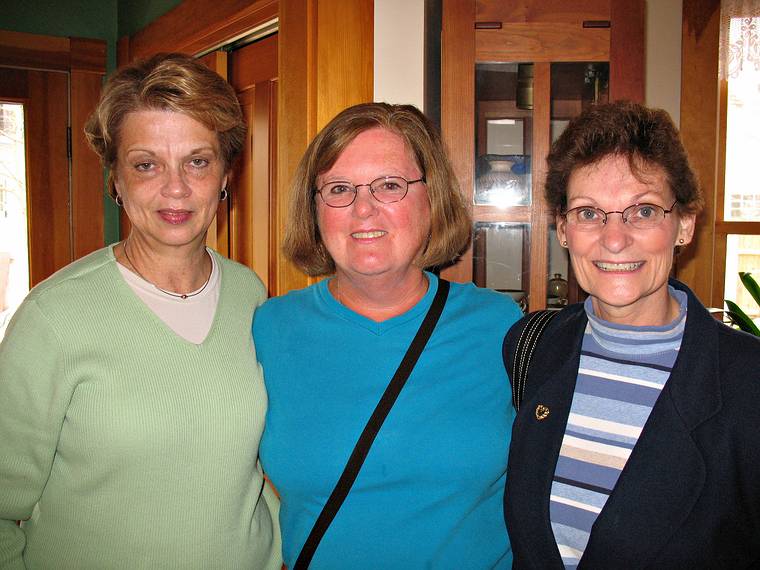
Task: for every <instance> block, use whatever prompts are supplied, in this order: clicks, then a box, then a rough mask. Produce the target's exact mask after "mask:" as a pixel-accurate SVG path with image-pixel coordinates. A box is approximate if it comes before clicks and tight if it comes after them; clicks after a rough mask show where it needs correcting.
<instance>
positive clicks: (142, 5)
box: [0, 0, 181, 244]
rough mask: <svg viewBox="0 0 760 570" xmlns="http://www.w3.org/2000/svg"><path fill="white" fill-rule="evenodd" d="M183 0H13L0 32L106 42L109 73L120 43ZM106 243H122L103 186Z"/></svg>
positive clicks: (2, 12) (0, 18) (2, 14)
mask: <svg viewBox="0 0 760 570" xmlns="http://www.w3.org/2000/svg"><path fill="white" fill-rule="evenodd" d="M180 2H181V0H130V1H129V2H125V1H119V0H65V1H61V0H47V1H44V0H10V1H8V2H3V4H2V8H0V30H10V31H13V32H26V33H29V34H43V35H48V36H76V37H80V38H95V39H99V40H105V41H106V43H107V46H108V63H107V69H108V71H109V72H110V71H112V70H114V69H116V41H117V40H118V38H120V37H122V36H125V35H131V34H133V33H134V32H136V31H138V30H140V29H141V28H143V27H145V26H146V25H147V24H149V23H150V22H152V21H153V20H155V19H156V18H158V17H159V16H161V15H162V14H164V13H165V12H168V11H169V10H170V9H172V8H173V7H174V6H176V5H177V4H179V3H180ZM103 188H104V191H103V212H104V215H103V217H104V220H103V222H104V233H105V236H104V238H105V243H106V244H109V243H114V242H116V241H118V240H119V211H118V208H117V207H116V205H115V204H114V203H113V200H111V199H110V198H109V197H108V196H107V195H106V193H105V179H104V185H103Z"/></svg>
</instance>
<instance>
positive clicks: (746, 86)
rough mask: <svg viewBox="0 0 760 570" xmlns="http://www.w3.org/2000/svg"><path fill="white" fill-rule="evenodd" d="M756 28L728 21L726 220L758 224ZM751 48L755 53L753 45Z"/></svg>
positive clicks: (759, 67)
mask: <svg viewBox="0 0 760 570" xmlns="http://www.w3.org/2000/svg"><path fill="white" fill-rule="evenodd" d="M758 28H760V18H731V24H730V27H729V42H730V46H731V50H732V51H731V56H732V57H731V59H730V61H729V68H728V108H727V116H726V180H725V183H726V185H725V203H724V206H723V210H724V213H723V218H724V219H725V220H742V221H760V187H758V185H757V173H756V172H755V164H756V163H757V153H758V149H759V148H760V61H752V58H751V54H752V42H753V41H754V42H757V29H758ZM753 34H754V36H753ZM753 37H754V40H753ZM754 49H755V50H757V47H756V43H755V48H754ZM755 54H757V51H755ZM726 282H728V280H726Z"/></svg>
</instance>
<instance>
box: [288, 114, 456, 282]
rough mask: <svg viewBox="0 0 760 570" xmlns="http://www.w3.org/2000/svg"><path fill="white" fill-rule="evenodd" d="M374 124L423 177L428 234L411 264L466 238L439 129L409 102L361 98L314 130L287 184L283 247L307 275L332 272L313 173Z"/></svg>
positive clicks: (435, 261)
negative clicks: (398, 143) (403, 149)
mask: <svg viewBox="0 0 760 570" xmlns="http://www.w3.org/2000/svg"><path fill="white" fill-rule="evenodd" d="M378 127H379V128H382V129H387V130H388V131H390V132H393V133H395V134H397V135H399V136H400V137H401V138H402V139H403V140H404V142H405V143H406V145H407V147H408V148H409V149H410V150H411V152H412V154H413V155H414V157H415V159H416V161H417V165H418V166H419V168H420V170H421V171H422V175H423V176H424V177H425V179H426V181H427V191H428V199H429V200H430V217H431V220H430V240H429V241H428V243H427V245H426V247H425V249H424V250H423V251H422V253H421V254H420V256H419V258H418V259H416V260H415V264H416V265H418V266H419V267H422V268H426V267H439V266H442V265H445V264H447V263H450V262H452V261H453V260H454V259H455V258H456V257H457V256H458V255H460V254H461V253H462V251H464V249H465V248H466V247H467V245H468V243H469V240H470V231H471V222H470V216H469V212H468V210H467V206H466V205H465V203H464V199H463V198H462V194H461V192H460V191H459V184H458V183H457V179H456V177H455V176H454V171H453V169H452V167H451V163H450V162H449V159H448V157H447V155H446V152H445V150H444V147H443V142H442V141H441V137H440V134H439V133H438V130H437V129H436V128H435V127H434V126H433V124H432V123H431V122H430V121H429V120H428V119H427V117H425V115H423V114H422V113H421V112H420V111H419V110H418V109H417V108H415V107H413V106H411V105H390V104H388V103H362V104H359V105H354V106H353V107H349V108H348V109H345V110H343V111H342V112H341V113H339V114H338V115H337V116H336V117H335V118H333V119H332V121H330V122H329V123H328V124H327V125H326V126H325V128H323V129H322V130H321V131H320V132H319V134H317V136H316V137H315V138H314V140H312V141H311V144H309V147H308V148H307V149H306V153H305V154H304V156H303V157H302V158H301V162H300V163H299V165H298V169H297V170H296V173H295V179H294V180H293V183H292V185H291V196H290V210H289V212H288V223H287V230H286V233H285V238H284V244H283V250H284V252H285V255H286V256H287V257H288V258H289V259H290V260H291V261H293V262H294V263H295V264H296V265H297V266H298V267H300V268H301V269H302V270H303V271H304V272H306V273H307V274H308V275H312V276H316V275H329V274H332V273H334V272H335V262H334V261H333V259H332V257H331V256H330V254H329V253H328V251H327V249H326V248H325V246H324V244H323V243H322V238H321V236H320V235H319V228H318V226H317V207H316V203H315V196H316V180H317V177H318V176H319V175H320V174H323V173H324V172H326V171H327V170H329V169H330V168H331V167H332V166H333V165H334V164H335V161H336V160H338V157H339V156H340V155H341V153H342V152H343V151H344V150H345V148H346V147H347V146H348V145H349V144H350V143H351V141H353V140H354V138H356V136H357V135H359V134H360V133H362V132H364V131H367V130H370V129H373V128H378Z"/></svg>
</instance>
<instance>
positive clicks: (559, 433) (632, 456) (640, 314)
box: [504, 102, 760, 569]
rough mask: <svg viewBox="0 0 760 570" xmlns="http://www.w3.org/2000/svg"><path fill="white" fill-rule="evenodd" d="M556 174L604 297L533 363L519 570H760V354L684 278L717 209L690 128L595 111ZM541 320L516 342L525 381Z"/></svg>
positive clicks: (557, 208)
mask: <svg viewBox="0 0 760 570" xmlns="http://www.w3.org/2000/svg"><path fill="white" fill-rule="evenodd" d="M548 166H549V172H548V176H547V182H546V195H547V200H548V202H549V204H550V206H551V207H552V208H553V209H554V212H555V215H556V222H557V236H558V238H559V240H560V243H561V244H562V245H563V246H564V247H566V248H567V249H568V251H569V255H570V261H571V264H572V267H573V271H574V273H575V275H576V277H577V280H578V283H579V284H580V286H581V287H582V288H583V289H584V290H585V291H586V292H587V293H588V295H589V296H588V298H587V299H586V301H585V303H582V304H578V305H573V306H570V307H568V308H566V309H564V310H563V311H561V312H560V314H559V315H557V316H556V318H554V319H553V320H551V321H550V322H549V324H548V326H547V327H546V328H545V330H544V331H543V333H542V335H541V337H540V339H539V342H538V344H537V346H536V348H535V352H534V354H533V356H532V359H531V361H530V365H529V367H528V371H527V381H526V384H525V388H524V392H523V393H522V397H521V398H520V400H519V401H520V406H519V410H518V414H517V418H516V420H515V423H514V427H513V433H512V443H511V448H510V453H509V468H508V476H507V484H506V493H505V502H504V505H505V508H504V512H505V517H506V522H507V527H508V530H509V536H510V540H511V543H512V548H513V554H514V565H515V567H516V568H521V569H522V568H541V569H545V568H563V567H564V568H626V569H636V568H658V569H659V568H748V567H757V566H760V409H759V408H760V341H759V340H758V339H757V338H755V337H752V336H750V335H746V334H744V333H741V332H738V331H736V330H733V329H731V328H729V327H726V326H725V325H723V324H721V323H719V322H718V321H716V320H715V319H714V318H713V317H712V316H711V315H710V314H709V313H708V312H707V310H706V309H705V308H704V306H703V305H702V304H701V303H700V302H699V300H698V299H697V298H696V297H695V296H694V294H693V293H692V292H691V291H690V290H689V289H688V288H687V287H686V286H685V285H683V284H681V283H679V282H678V281H676V280H674V279H669V274H670V272H671V268H672V262H673V256H674V251H675V250H677V249H679V248H681V247H683V246H685V245H686V244H688V243H689V242H690V241H691V239H692V236H693V232H694V224H695V219H696V215H697V213H698V211H699V209H700V206H701V199H700V195H699V190H698V186H697V183H696V181H695V178H694V175H693V173H692V170H691V168H690V167H689V164H688V159H687V157H686V153H685V151H684V149H683V146H682V144H681V142H680V140H679V137H678V133H677V131H676V129H675V127H674V126H673V124H672V122H671V121H670V119H669V117H668V116H667V114H666V113H665V112H663V111H658V110H651V109H647V108H645V107H643V106H641V105H637V104H633V103H620V102H619V103H612V104H605V105H598V106H594V107H591V108H590V109H588V110H586V111H585V112H584V113H582V114H581V115H580V116H579V117H577V118H576V119H575V120H573V121H572V122H571V123H570V125H569V126H568V128H567V129H566V131H565V132H564V133H563V134H562V136H561V137H560V138H559V139H558V140H557V142H556V143H555V145H554V146H553V147H552V152H551V153H550V155H549V158H548ZM526 320H527V318H526V319H523V320H522V321H520V322H518V323H517V324H516V325H515V326H514V327H513V328H512V330H510V332H509V333H508V335H507V337H506V338H505V342H504V359H505V365H506V367H507V370H509V371H511V370H513V365H514V364H515V357H516V354H515V353H516V346H517V344H518V340H519V339H520V336H521V334H522V333H523V330H524V328H525V324H526ZM518 358H519V355H518Z"/></svg>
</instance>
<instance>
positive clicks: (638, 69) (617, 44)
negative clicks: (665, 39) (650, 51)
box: [610, 0, 646, 103]
mask: <svg viewBox="0 0 760 570" xmlns="http://www.w3.org/2000/svg"><path fill="white" fill-rule="evenodd" d="M610 20H611V22H612V27H611V29H610V99H611V100H613V101H615V100H618V99H629V100H631V101H638V102H640V103H643V102H644V90H645V84H644V78H645V76H646V74H645V70H644V61H645V58H646V54H645V50H644V49H632V46H642V48H643V47H644V46H645V45H646V41H645V34H646V6H645V3H644V0H611V1H610Z"/></svg>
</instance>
